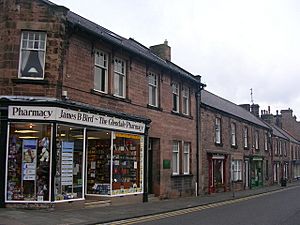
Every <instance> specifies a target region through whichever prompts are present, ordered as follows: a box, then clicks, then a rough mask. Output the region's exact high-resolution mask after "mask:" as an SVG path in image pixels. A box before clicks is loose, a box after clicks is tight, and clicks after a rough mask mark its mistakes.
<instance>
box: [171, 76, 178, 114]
mask: <svg viewBox="0 0 300 225" xmlns="http://www.w3.org/2000/svg"><path fill="white" fill-rule="evenodd" d="M172 97H173V98H172V101H173V108H172V111H173V112H176V113H178V112H179V84H178V83H176V82H174V83H172Z"/></svg>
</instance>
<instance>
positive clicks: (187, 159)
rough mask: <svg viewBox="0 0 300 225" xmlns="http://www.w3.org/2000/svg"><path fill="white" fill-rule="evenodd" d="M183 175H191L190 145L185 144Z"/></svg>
mask: <svg viewBox="0 0 300 225" xmlns="http://www.w3.org/2000/svg"><path fill="white" fill-rule="evenodd" d="M183 173H184V174H189V173H190V144H189V143H184V147H183Z"/></svg>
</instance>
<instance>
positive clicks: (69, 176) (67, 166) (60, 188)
mask: <svg viewBox="0 0 300 225" xmlns="http://www.w3.org/2000/svg"><path fill="white" fill-rule="evenodd" d="M57 130H58V132H57V144H56V171H55V177H54V187H55V189H54V191H55V200H70V199H78V198H82V197H83V186H82V173H83V169H82V168H83V129H82V128H76V127H69V126H58V129H57Z"/></svg>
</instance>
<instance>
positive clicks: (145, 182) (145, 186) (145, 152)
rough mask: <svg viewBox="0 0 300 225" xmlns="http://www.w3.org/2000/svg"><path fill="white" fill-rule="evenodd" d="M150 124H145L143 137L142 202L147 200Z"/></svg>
mask: <svg viewBox="0 0 300 225" xmlns="http://www.w3.org/2000/svg"><path fill="white" fill-rule="evenodd" d="M149 128H150V125H149V124H146V130H145V138H144V154H143V155H144V177H143V180H144V191H143V202H148V151H149V150H148V141H149V137H148V134H149V133H148V131H149Z"/></svg>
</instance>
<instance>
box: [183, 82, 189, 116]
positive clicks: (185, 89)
mask: <svg viewBox="0 0 300 225" xmlns="http://www.w3.org/2000/svg"><path fill="white" fill-rule="evenodd" d="M182 114H184V115H189V114H190V89H189V88H188V87H187V86H183V88H182Z"/></svg>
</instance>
